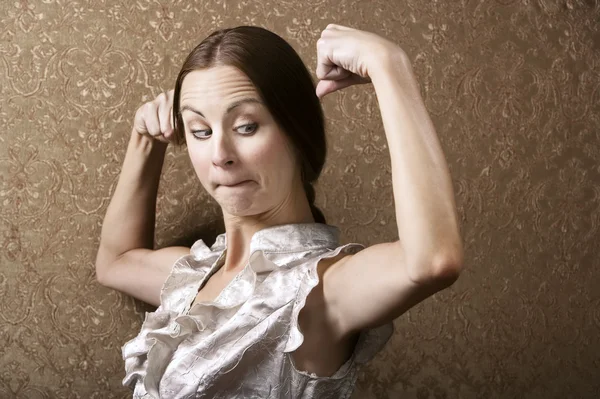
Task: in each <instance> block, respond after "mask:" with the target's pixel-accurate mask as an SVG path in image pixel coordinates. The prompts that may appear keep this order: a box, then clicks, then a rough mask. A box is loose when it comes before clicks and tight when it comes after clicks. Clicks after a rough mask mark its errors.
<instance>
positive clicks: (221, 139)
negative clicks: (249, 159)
mask: <svg viewBox="0 0 600 399" xmlns="http://www.w3.org/2000/svg"><path fill="white" fill-rule="evenodd" d="M212 145H213V148H212V163H213V165H215V166H219V167H221V168H224V167H227V166H230V165H232V164H233V163H235V161H236V159H237V158H236V156H235V148H234V145H233V143H232V142H231V137H228V135H227V134H223V132H222V131H221V132H219V133H218V134H215V132H213V140H212Z"/></svg>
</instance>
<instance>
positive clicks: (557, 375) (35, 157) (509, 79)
mask: <svg viewBox="0 0 600 399" xmlns="http://www.w3.org/2000/svg"><path fill="white" fill-rule="evenodd" d="M330 22H333V23H338V24H341V25H347V26H351V27H354V28H358V29H364V30H369V31H372V32H375V33H378V34H380V35H383V36H386V37H388V38H390V39H391V40H393V41H395V42H396V43H397V44H399V45H400V46H401V47H402V48H403V49H404V50H405V51H406V52H407V53H408V55H409V57H410V59H411V60H412V65H413V68H414V70H415V72H416V74H417V75H418V79H419V84H420V86H421V90H422V94H423V97H424V99H425V102H426V104H427V107H428V109H429V112H430V114H431V117H432V119H433V121H434V124H435V126H436V129H437V132H438V135H439V137H440V140H441V142H442V146H443V149H444V151H445V154H446V157H447V160H448V163H449V166H450V170H451V173H452V177H453V182H454V186H455V191H456V196H457V205H458V208H459V213H460V220H461V223H462V224H461V228H462V233H463V237H464V243H465V251H466V265H465V266H466V270H465V271H464V272H463V274H462V276H461V278H460V279H459V280H458V281H457V283H456V284H454V285H453V286H452V287H451V288H450V289H447V290H445V291H443V292H441V293H438V294H437V295H435V296H434V297H432V298H430V299H428V300H426V301H425V302H423V303H421V304H420V305H418V306H416V307H415V308H413V309H412V310H410V311H409V312H408V313H406V314H404V315H403V316H401V317H400V318H399V319H398V320H397V321H396V334H395V336H394V337H393V338H392V340H391V341H390V343H389V344H388V346H387V347H386V349H385V350H384V351H383V352H381V353H380V354H379V355H378V356H377V358H376V359H375V360H374V361H373V362H372V363H371V364H370V366H369V367H368V368H366V369H364V372H363V373H362V374H361V377H360V389H361V393H360V397H364V398H420V399H421V398H436V399H438V398H598V397H600V249H599V248H600V244H599V242H600V234H599V232H598V228H599V226H600V206H599V203H600V166H599V164H600V163H599V162H598V161H599V158H600V51H599V50H600V34H599V30H600V4H599V3H598V1H591V0H587V1H584V0H581V1H576V0H561V1H557V0H531V1H524V2H520V1H511V0H496V1H461V2H458V1H417V0H410V1H384V0H378V1H366V0H362V1H361V0H338V1H326V0H304V1H298V0H277V1H275V0H271V1H261V0H245V1H239V2H235V1H225V0H220V1H209V0H204V1H190V0H176V1H167V0H153V1H149V0H139V1H119V0H87V1H86V0H81V1H59V0H29V1H26V0H2V1H0V126H1V131H0V398H2V399H4V398H12V397H19V398H126V397H131V392H129V390H128V389H126V388H123V387H122V386H121V379H122V378H123V376H124V367H123V361H122V359H121V345H123V344H124V343H125V342H126V341H127V340H129V339H130V338H132V337H133V336H134V335H136V334H137V332H138V331H139V328H140V325H141V321H142V318H143V314H144V311H151V310H153V308H151V307H150V306H148V305H145V304H142V303H140V302H137V301H135V300H133V299H132V298H130V297H127V296H125V295H122V294H120V293H118V292H115V291H112V290H111V289H108V288H104V287H102V286H100V285H99V284H98V283H97V282H96V280H95V273H94V259H95V254H96V250H97V247H98V242H99V237H100V228H101V222H102V219H103V217H104V214H105V211H106V208H107V205H108V203H109V200H110V195H111V194H112V191H113V190H114V188H115V184H116V182H117V178H118V174H119V171H120V167H121V162H122V160H123V156H124V153H125V148H126V143H127V140H128V136H129V133H130V131H131V124H132V121H133V115H134V112H135V110H136V109H137V107H139V106H140V105H141V104H142V103H143V102H145V101H148V100H150V99H152V98H154V97H155V96H156V95H157V94H159V93H160V92H161V91H163V90H168V89H170V88H172V85H173V83H174V81H175V77H176V74H177V72H178V71H179V67H180V65H181V63H182V61H183V59H184V57H185V56H186V55H187V54H188V52H189V51H190V50H191V49H192V48H193V47H194V46H195V45H196V44H197V43H199V42H200V41H201V40H202V39H203V38H204V37H205V36H206V35H208V34H209V33H210V32H211V31H213V30H214V29H218V28H222V27H232V26H236V25H240V24H253V25H259V26H263V27H265V28H267V29H270V30H272V31H274V32H276V33H278V34H279V35H281V36H282V37H284V38H286V39H287V40H289V42H290V43H291V44H292V45H293V46H294V48H296V49H297V51H298V52H299V53H300V55H301V56H302V57H303V59H304V60H305V62H306V63H307V65H308V66H309V68H310V70H311V71H312V73H313V76H314V69H315V63H316V40H317V39H318V37H319V36H320V33H321V31H322V30H323V29H324V28H325V26H326V25H327V24H328V23H330ZM324 107H325V114H326V117H327V119H328V129H329V130H328V138H329V158H328V161H327V164H326V168H325V171H324V173H323V175H322V178H321V180H320V182H319V184H318V185H317V204H318V205H320V206H321V207H322V209H323V210H324V213H325V215H326V216H327V218H328V222H329V223H330V224H334V225H337V226H339V227H340V228H341V229H342V241H344V242H349V241H357V242H361V243H364V244H367V245H368V244H374V243H378V242H383V241H386V240H394V239H396V238H397V229H396V226H395V215H394V206H393V202H392V201H393V197H392V186H391V174H390V158H389V153H388V150H387V148H386V138H385V133H384V131H383V127H382V122H381V117H380V114H379V109H378V104H377V98H376V96H375V92H374V90H373V88H372V87H371V86H360V87H351V88H348V89H345V90H343V91H341V92H339V93H335V94H332V95H330V96H327V97H325V99H324ZM186 156H187V153H186V152H185V150H183V149H171V150H170V151H169V153H168V156H167V158H166V163H165V168H164V173H163V180H162V181H161V186H160V197H159V202H158V216H157V237H156V241H157V245H158V246H166V245H172V244H174V243H178V244H181V243H187V244H190V243H191V242H193V240H194V239H198V238H204V239H206V240H208V241H210V242H211V243H212V241H211V240H212V239H214V236H215V234H217V233H218V232H220V229H221V228H222V224H221V222H220V221H219V216H220V210H219V209H218V208H217V207H216V205H215V203H214V202H213V201H212V200H211V199H210V198H209V197H208V195H207V194H206V193H205V192H203V190H202V188H201V186H200V184H199V183H198V181H197V178H196V176H195V174H194V173H193V171H192V169H191V166H190V164H189V162H188V160H187V158H186ZM401 222H402V221H400V223H401ZM365 267H368V265H365Z"/></svg>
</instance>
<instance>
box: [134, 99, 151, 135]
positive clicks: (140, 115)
mask: <svg viewBox="0 0 600 399" xmlns="http://www.w3.org/2000/svg"><path fill="white" fill-rule="evenodd" d="M144 108H145V104H144V106H141V107H139V108H138V109H137V111H135V117H134V118H133V128H134V129H135V131H136V132H138V133H139V134H147V133H148V129H147V127H146V122H145V121H144Z"/></svg>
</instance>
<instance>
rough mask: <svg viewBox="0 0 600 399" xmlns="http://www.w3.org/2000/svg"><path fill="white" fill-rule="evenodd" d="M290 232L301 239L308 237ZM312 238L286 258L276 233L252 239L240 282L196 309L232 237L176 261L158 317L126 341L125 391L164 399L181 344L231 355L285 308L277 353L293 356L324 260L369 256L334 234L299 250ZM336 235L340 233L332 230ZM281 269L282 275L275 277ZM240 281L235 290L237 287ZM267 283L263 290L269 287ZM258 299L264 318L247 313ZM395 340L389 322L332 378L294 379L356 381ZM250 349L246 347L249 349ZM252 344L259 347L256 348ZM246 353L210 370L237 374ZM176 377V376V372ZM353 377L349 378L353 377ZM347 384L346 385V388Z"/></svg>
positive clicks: (363, 340) (151, 316)
mask: <svg viewBox="0 0 600 399" xmlns="http://www.w3.org/2000/svg"><path fill="white" fill-rule="evenodd" d="M308 227H310V226H307V228H308ZM325 228H327V229H329V227H327V226H323V227H321V228H320V229H325ZM277 229H278V230H276V231H275V232H279V233H280V234H281V237H288V236H289V232H288V228H287V227H285V226H284V227H278V228H277ZM312 229H317V227H315V226H313V227H312ZM292 231H300V232H301V231H302V230H300V229H297V230H292ZM310 231H313V230H308V231H307V232H305V233H303V234H304V235H303V236H302V237H301V238H297V239H296V241H298V244H297V245H298V247H299V248H298V249H305V251H299V250H298V249H295V250H294V251H286V250H285V248H286V245H285V240H282V241H281V244H279V242H278V241H276V240H275V238H276V236H278V235H277V234H273V237H271V236H270V235H266V234H264V233H263V235H259V234H257V235H256V239H255V240H253V243H254V244H255V246H254V247H253V248H254V250H253V251H252V252H251V253H252V255H251V257H250V261H249V263H248V265H247V266H246V268H245V269H243V271H242V272H241V273H240V275H239V278H237V279H236V280H234V281H232V283H230V285H228V286H227V287H226V289H224V290H223V292H222V293H221V294H220V295H219V297H218V298H216V299H215V301H212V302H198V303H195V304H194V305H193V306H192V307H190V303H191V302H192V299H191V298H195V293H196V292H197V289H198V288H199V286H200V284H201V283H202V282H203V281H204V280H206V279H208V278H209V277H210V274H211V272H213V271H215V270H216V268H217V266H219V262H220V258H221V257H224V255H225V254H226V245H225V244H226V242H225V240H226V237H225V236H224V235H220V236H219V237H217V240H216V241H215V244H214V245H213V246H212V247H211V248H208V247H207V246H206V245H205V244H204V242H203V241H202V240H198V241H197V242H196V243H194V245H193V246H192V248H191V250H190V254H189V255H185V256H183V257H181V258H179V259H178V260H177V261H176V262H175V264H174V266H173V269H172V270H171V273H170V274H169V277H168V278H167V280H166V281H165V284H164V285H163V287H162V290H161V306H159V307H158V308H157V309H156V311H155V312H146V314H145V319H144V322H143V323H142V327H141V331H140V333H139V334H138V336H136V337H135V338H133V339H131V340H130V341H128V342H126V343H125V345H123V347H122V353H123V359H124V361H125V371H126V373H125V377H124V379H123V385H124V386H129V387H130V388H133V389H134V395H133V396H134V398H158V397H160V396H161V390H162V389H163V388H160V387H159V385H160V382H161V379H162V378H163V375H164V374H165V371H167V375H168V374H170V373H171V369H169V367H170V363H171V362H172V361H175V360H176V358H173V355H174V354H175V352H176V350H177V348H178V347H179V346H180V344H181V343H182V342H183V341H186V340H187V339H188V338H189V339H190V341H189V342H187V344H189V345H192V340H193V341H194V342H203V343H204V344H205V345H206V347H207V348H226V347H228V345H234V344H235V342H236V341H237V340H241V339H242V336H243V335H244V334H245V333H246V332H247V331H250V330H253V331H254V332H255V334H256V336H257V337H262V336H263V334H264V333H266V330H265V331H262V330H263V329H266V328H270V327H269V326H270V325H272V323H271V322H267V323H263V322H262V321H263V320H265V319H266V318H267V317H269V315H274V316H273V317H275V318H278V317H280V316H277V314H283V313H281V312H280V311H279V310H280V309H281V311H283V312H285V316H282V317H284V318H285V321H284V319H281V320H282V322H284V323H288V322H289V327H288V326H286V327H285V330H282V332H283V331H285V332H286V334H285V335H287V336H285V335H282V336H281V339H282V341H280V342H281V343H280V346H279V348H284V350H283V352H284V353H285V356H288V358H289V352H293V351H294V350H296V349H297V348H298V347H300V345H301V344H302V342H303V341H304V336H303V334H302V332H301V331H300V328H299V325H298V315H299V313H300V311H301V310H302V308H303V307H304V306H305V303H306V298H307V296H308V294H309V293H310V292H311V291H312V289H313V288H314V287H315V286H317V285H318V283H319V277H318V273H317V270H316V268H317V264H318V262H319V261H320V260H321V259H323V258H332V257H335V256H337V255H338V254H339V253H340V252H342V251H344V252H346V253H349V254H353V253H356V252H358V251H360V250H362V249H364V246H363V245H361V244H356V243H352V244H347V245H343V246H339V247H337V248H336V246H335V244H334V243H335V240H337V236H336V235H332V236H330V237H331V239H330V240H325V241H324V242H325V243H330V244H333V246H329V247H323V246H322V245H321V246H318V245H319V244H317V246H315V247H308V248H305V247H303V246H302V245H300V244H301V243H303V244H306V243H307V242H309V240H310V242H313V241H314V242H317V241H316V240H317V238H319V237H321V236H320V235H318V234H314V235H312V236H311V235H310V234H309V233H310ZM314 231H317V232H318V231H323V230H314ZM331 231H332V232H334V230H331ZM272 232H273V231H272ZM284 233H285V234H284ZM315 237H316V238H315ZM267 238H268V239H272V240H273V242H270V241H269V242H268V241H264V242H263V240H266V239H267ZM294 242H295V241H294ZM279 245H280V246H281V248H279ZM263 249H264V251H263ZM269 249H271V251H269ZM259 255H262V256H259ZM277 268H279V269H280V271H281V273H276V274H272V273H270V272H271V271H273V270H274V269H277ZM269 276H271V277H272V278H273V279H275V280H274V281H275V284H272V283H273V282H272V281H266V282H265V278H269V279H271V277H269ZM234 282H235V284H233V283H234ZM263 282H265V283H264V284H263ZM275 290H277V291H275ZM254 297H256V298H257V300H256V301H254V302H253V303H256V302H257V301H258V302H260V308H259V309H258V312H257V309H256V308H249V309H247V308H245V307H244V304H245V303H247V301H248V300H249V299H250V298H254ZM248 302H249V301H248ZM249 306H250V304H249ZM283 308H285V309H283ZM236 313H237V314H236ZM234 315H235V318H234ZM277 323H279V321H277ZM282 326H283V325H282ZM215 331H219V333H218V334H214V335H211V334H212V333H213V332H215ZM392 334H393V324H391V323H389V324H387V325H384V326H382V327H379V328H376V329H370V330H365V331H363V332H362V333H361V335H360V337H359V340H358V343H357V345H356V348H355V351H354V353H353V355H352V357H351V359H349V360H348V362H346V363H345V364H344V365H343V366H342V367H340V369H339V370H338V371H337V372H336V374H335V375H334V376H332V377H317V376H316V375H310V374H308V373H304V372H302V371H299V370H296V371H297V372H298V376H297V377H295V378H294V379H297V378H299V379H304V378H309V379H311V378H319V379H321V378H322V379H325V378H330V379H336V380H337V381H341V378H344V376H346V377H347V378H349V379H352V380H353V379H355V378H356V376H355V374H356V373H355V370H354V367H353V366H354V365H355V364H363V363H366V362H368V361H369V360H371V359H372V358H373V357H374V356H375V354H376V353H377V352H379V351H380V350H381V349H382V348H383V347H384V346H385V344H386V343H387V341H388V340H389V338H390V337H391V335H392ZM192 336H193V337H192ZM240 342H241V341H240ZM257 342H259V341H257ZM246 344H248V342H246V343H245V344H244V345H246ZM250 345H253V344H252V343H250ZM248 347H249V346H244V348H245V349H244V348H242V349H240V350H238V351H237V352H235V351H234V352H232V353H227V356H228V357H229V358H228V359H227V360H228V364H227V366H225V365H224V364H223V365H222V366H223V368H220V369H218V370H212V371H211V373H217V374H224V373H229V372H231V371H232V370H233V369H234V368H235V367H237V365H238V363H239V362H240V361H241V360H242V357H243V355H244V352H245V351H246V350H247V349H248ZM279 350H281V349H279ZM217 352H218V350H217ZM217 352H213V351H212V350H210V351H208V352H207V353H211V356H212V354H213V353H214V356H215V358H214V359H212V360H211V359H208V358H207V361H210V362H211V364H221V362H220V360H221V359H220V358H219V356H220V355H219V354H217ZM181 359H183V358H181ZM290 361H291V358H290ZM173 364H176V363H173ZM292 366H293V362H292ZM173 367H178V366H173ZM172 370H176V368H173V369H172ZM211 373H208V372H207V374H206V375H207V377H206V378H209V377H208V375H210V374H211ZM349 373H351V374H350V375H348V374H349ZM210 378H212V377H210ZM204 382H207V381H201V383H204ZM340 383H341V382H340ZM345 384H346V382H344V385H345Z"/></svg>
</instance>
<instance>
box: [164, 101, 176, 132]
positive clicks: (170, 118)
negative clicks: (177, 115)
mask: <svg viewBox="0 0 600 399" xmlns="http://www.w3.org/2000/svg"><path fill="white" fill-rule="evenodd" d="M169 127H170V128H171V129H170V131H169V133H168V134H166V135H165V137H167V138H168V139H169V140H170V139H171V138H172V136H173V134H174V133H175V124H174V123H173V107H171V108H169Z"/></svg>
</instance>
